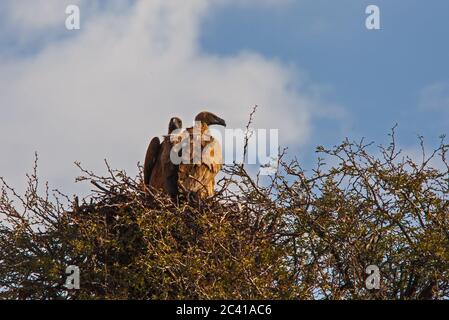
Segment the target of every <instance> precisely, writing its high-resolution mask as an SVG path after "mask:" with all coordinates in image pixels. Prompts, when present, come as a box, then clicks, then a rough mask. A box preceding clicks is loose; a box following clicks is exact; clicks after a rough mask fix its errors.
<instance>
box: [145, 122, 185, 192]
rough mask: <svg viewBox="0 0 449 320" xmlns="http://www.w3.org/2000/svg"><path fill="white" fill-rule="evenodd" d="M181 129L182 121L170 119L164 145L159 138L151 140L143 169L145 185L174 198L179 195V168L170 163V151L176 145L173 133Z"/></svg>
mask: <svg viewBox="0 0 449 320" xmlns="http://www.w3.org/2000/svg"><path fill="white" fill-rule="evenodd" d="M181 128H182V121H181V119H179V118H176V117H174V118H171V119H170V122H169V125H168V135H166V136H164V140H163V141H162V143H161V142H160V140H159V138H158V137H154V138H153V139H152V140H151V142H150V145H149V146H148V149H147V153H146V156H145V162H144V167H143V169H144V171H143V172H144V183H145V185H146V186H148V187H150V188H153V189H156V190H159V191H164V192H166V193H167V194H169V195H170V196H173V197H174V196H176V195H177V194H178V166H177V165H175V164H173V163H172V162H171V161H170V151H171V149H172V147H173V145H174V143H173V138H172V135H173V132H174V131H175V130H180V129H181Z"/></svg>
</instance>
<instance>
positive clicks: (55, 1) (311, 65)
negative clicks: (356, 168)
mask: <svg viewBox="0 0 449 320" xmlns="http://www.w3.org/2000/svg"><path fill="white" fill-rule="evenodd" d="M72 3H75V4H78V5H79V6H80V9H81V23H82V27H81V30H79V31H67V30H66V29H65V28H64V21H65V18H66V15H65V12H64V11H65V6H66V5H68V4H72ZM370 4H374V5H378V6H379V7H380V13H381V30H378V31H368V30H367V29H366V28H365V19H366V14H365V8H366V7H367V6H368V5H370ZM448 16H449V2H448V1H446V0H428V1H423V0H421V1H419V0H407V1H404V0H401V1H399V0H389V1H384V0H371V1H364V0H339V1H334V0H241V1H237V0H228V1H227V0H212V1H206V0H189V1H164V0H152V1H129V0H110V1H104V0H91V1H88V0H73V1H69V0H36V1H32V2H31V1H16V0H5V1H2V2H1V3H0V112H1V117H0V146H1V147H2V150H3V151H4V154H5V155H7V156H6V157H2V158H1V159H0V170H1V171H0V175H3V176H5V177H6V178H8V179H9V181H12V183H13V184H15V185H23V176H24V172H26V171H29V170H30V168H31V165H32V163H33V155H34V151H38V152H39V154H40V163H41V171H40V172H41V174H42V176H43V177H44V178H46V179H48V180H50V182H51V184H52V185H55V186H57V187H63V188H65V190H69V191H68V192H71V191H73V192H76V191H79V190H81V189H82V188H81V189H78V188H77V187H73V180H74V177H75V176H76V175H77V174H78V173H79V172H78V171H77V170H76V168H74V166H73V162H74V161H81V162H82V163H83V164H85V165H86V166H87V167H88V168H90V169H94V170H102V169H101V168H103V169H104V166H103V159H104V158H107V159H108V160H110V162H111V164H112V166H113V167H117V168H124V169H126V170H127V171H128V172H130V173H135V171H136V170H135V164H136V163H137V161H142V159H141V158H142V154H143V153H144V151H145V149H146V146H147V143H148V141H149V139H150V138H151V137H152V136H154V135H161V134H163V133H164V131H165V130H166V129H165V127H166V122H167V120H168V119H169V118H170V117H171V116H173V115H178V116H181V117H182V118H183V119H184V120H185V123H187V124H189V121H190V119H191V118H192V117H193V115H194V114H195V113H196V112H197V111H199V110H201V109H202V108H204V107H205V108H208V109H209V110H211V111H214V112H216V113H217V114H219V115H221V116H222V117H224V118H226V120H227V122H228V124H230V125H231V126H232V127H233V128H238V127H242V126H243V125H244V124H245V123H246V119H247V115H248V113H249V110H250V108H251V106H252V105H254V104H258V105H260V109H259V112H258V114H257V118H256V119H257V122H256V126H258V127H261V128H279V129H280V138H281V143H283V144H285V145H288V146H289V147H290V150H291V153H292V154H294V155H299V157H300V159H301V160H303V162H304V165H305V166H306V167H308V166H310V165H311V164H312V159H313V158H314V157H315V155H314V152H313V151H314V148H315V146H317V145H321V144H323V145H326V146H332V145H335V144H338V143H339V142H340V141H341V140H343V139H344V138H345V137H350V138H353V139H359V138H361V137H366V138H367V139H368V140H370V141H371V140H374V141H376V142H378V143H385V142H386V141H387V134H388V133H389V130H390V128H391V127H392V126H394V125H395V124H396V123H398V125H399V128H398V135H399V141H400V144H401V147H403V148H404V149H406V150H407V151H409V152H410V153H412V154H414V153H415V154H416V153H417V151H416V150H417V147H418V144H417V139H416V137H417V135H418V134H420V135H423V136H424V137H425V138H426V140H427V141H428V144H429V145H430V146H432V145H435V144H436V143H438V137H439V135H441V134H447V133H449V132H448V131H449V130H448V128H449V63H448V57H449V41H447V40H446V38H448V34H449V19H447V17H448ZM11 132H15V134H14V135H11ZM82 190H84V189H82Z"/></svg>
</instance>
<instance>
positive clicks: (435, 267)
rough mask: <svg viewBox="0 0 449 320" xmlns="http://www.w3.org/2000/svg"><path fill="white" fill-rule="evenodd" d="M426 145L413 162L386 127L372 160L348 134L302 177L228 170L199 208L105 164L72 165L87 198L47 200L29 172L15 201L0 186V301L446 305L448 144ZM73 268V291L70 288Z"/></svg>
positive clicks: (290, 167) (291, 164) (287, 171)
mask: <svg viewBox="0 0 449 320" xmlns="http://www.w3.org/2000/svg"><path fill="white" fill-rule="evenodd" d="M423 145H424V144H423V143H422V141H421V146H422V150H423V157H422V160H421V161H416V160H414V159H411V158H408V157H406V156H404V155H403V154H402V152H401V151H400V150H397V147H396V142H395V138H394V133H393V134H392V135H391V144H390V145H388V146H387V147H382V146H380V147H378V148H376V149H375V151H374V152H372V151H371V150H372V148H373V146H372V145H371V144H365V143H364V142H363V141H361V142H358V143H355V142H350V141H349V140H346V141H344V142H343V143H342V144H340V145H338V146H335V147H333V148H331V149H326V148H324V147H319V148H317V153H318V154H319V156H320V158H318V161H317V165H316V167H315V168H314V170H312V171H310V172H307V171H305V170H303V168H302V167H301V165H300V163H299V162H298V161H297V160H296V159H293V160H286V156H285V152H282V153H281V155H280V160H279V170H278V172H277V173H276V174H275V175H273V176H271V177H270V178H269V181H268V182H266V181H264V182H263V181H262V180H261V179H260V177H258V176H252V175H250V174H249V173H248V171H247V168H246V167H245V166H244V165H239V164H235V165H232V166H226V167H225V168H224V170H223V171H224V177H223V178H222V179H221V180H220V181H219V183H218V188H217V192H216V195H215V196H214V197H213V198H211V199H208V200H205V201H202V202H198V201H195V200H192V199H184V198H183V197H180V198H179V199H177V200H176V201H175V200H172V199H171V198H170V197H167V196H165V195H163V194H159V193H157V192H154V191H151V190H148V189H145V188H144V186H143V183H142V173H141V171H139V174H138V175H137V177H134V178H132V177H129V176H128V175H127V174H126V173H125V172H123V171H120V170H112V169H111V168H110V167H109V165H108V164H107V163H106V165H107V169H108V175H106V176H97V175H96V174H95V173H94V172H90V171H88V170H85V169H84V168H82V167H81V165H79V164H78V165H79V167H80V170H81V172H82V176H81V177H79V178H78V181H87V182H90V183H91V184H92V185H93V186H94V190H93V191H92V194H91V195H89V196H88V197H86V198H85V199H78V198H77V197H75V198H69V197H67V196H65V195H64V194H62V193H60V192H59V191H54V192H51V191H50V190H49V189H48V187H47V188H46V190H47V191H46V192H44V194H43V195H42V194H40V193H39V190H38V189H39V179H38V176H37V171H36V168H37V164H36V165H35V167H34V171H33V173H32V174H31V175H29V176H28V189H27V191H26V192H25V194H23V195H20V194H18V193H16V191H15V190H14V188H13V187H11V186H9V185H8V184H7V182H6V181H5V180H4V179H1V183H0V184H1V186H2V187H1V194H0V217H1V218H0V298H5V299H448V298H449V190H448V188H449V165H448V161H447V153H448V148H449V146H448V145H446V144H444V140H442V141H441V145H440V146H439V147H438V148H437V149H436V150H435V151H433V152H432V153H431V154H429V155H426V154H425V152H424V147H423ZM324 159H326V160H324ZM325 161H327V162H328V163H329V164H328V165H327V164H326V163H325ZM436 162H437V163H438V166H437V167H436V166H435V165H434V164H435V163H436ZM53 195H54V196H53ZM66 203H69V204H70V205H66ZM70 265H75V266H78V267H79V269H80V278H81V284H80V289H79V290H68V289H67V288H66V287H65V286H64V284H65V281H66V277H67V275H66V274H65V271H66V268H67V267H68V266H70ZM370 265H375V266H378V267H379V270H380V275H381V279H380V289H378V290H375V289H374V290H368V289H367V287H366V283H365V281H366V278H367V276H368V275H367V274H366V268H367V267H368V266H370Z"/></svg>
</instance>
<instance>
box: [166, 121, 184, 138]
mask: <svg viewBox="0 0 449 320" xmlns="http://www.w3.org/2000/svg"><path fill="white" fill-rule="evenodd" d="M181 128H182V120H181V119H179V118H177V117H173V118H171V119H170V122H169V124H168V134H170V133H172V132H173V131H175V130H178V129H181Z"/></svg>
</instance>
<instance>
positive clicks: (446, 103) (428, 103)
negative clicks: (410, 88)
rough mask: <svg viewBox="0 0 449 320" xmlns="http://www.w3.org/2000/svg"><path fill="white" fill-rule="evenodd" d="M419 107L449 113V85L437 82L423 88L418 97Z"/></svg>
mask: <svg viewBox="0 0 449 320" xmlns="http://www.w3.org/2000/svg"><path fill="white" fill-rule="evenodd" d="M419 107H420V108H421V109H425V110H434V111H438V110H440V111H449V83H447V82H439V83H434V84H432V85H429V86H427V87H425V88H424V89H423V90H422V91H421V93H420V95H419Z"/></svg>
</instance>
